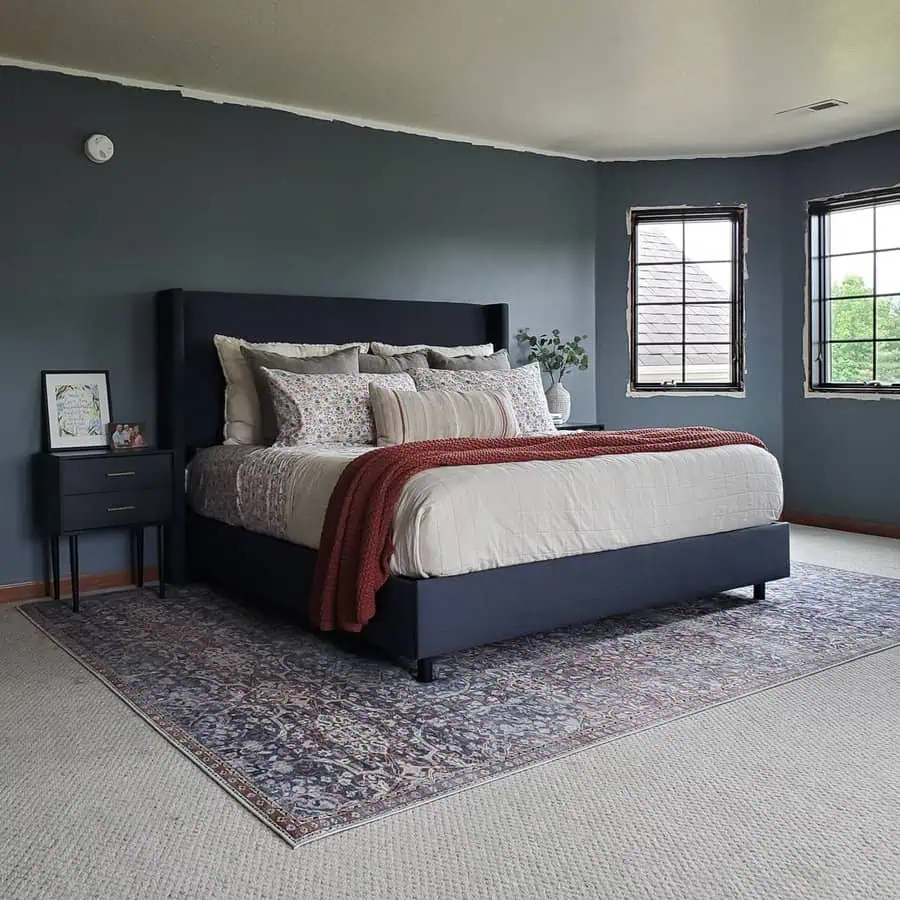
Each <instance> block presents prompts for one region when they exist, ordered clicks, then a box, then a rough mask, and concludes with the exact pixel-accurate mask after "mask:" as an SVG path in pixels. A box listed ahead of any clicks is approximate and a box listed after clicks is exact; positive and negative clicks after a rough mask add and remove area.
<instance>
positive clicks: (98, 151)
mask: <svg viewBox="0 0 900 900" xmlns="http://www.w3.org/2000/svg"><path fill="white" fill-rule="evenodd" d="M114 152H115V147H114V146H113V142H112V141H111V140H110V139H109V138H108V137H107V136H106V135H105V134H92V135H91V136H90V137H89V138H88V139H87V140H86V141H85V142H84V155H85V156H86V157H87V158H88V159H89V160H90V161H91V162H95V163H105V162H108V161H109V160H111V159H112V155H113V153H114Z"/></svg>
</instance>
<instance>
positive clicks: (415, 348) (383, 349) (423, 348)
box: [369, 341, 494, 356]
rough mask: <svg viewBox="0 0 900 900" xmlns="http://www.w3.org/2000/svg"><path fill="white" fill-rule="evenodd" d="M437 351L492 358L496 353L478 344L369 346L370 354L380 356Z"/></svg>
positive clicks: (377, 342)
mask: <svg viewBox="0 0 900 900" xmlns="http://www.w3.org/2000/svg"><path fill="white" fill-rule="evenodd" d="M429 350H436V351H437V352H438V353H443V354H444V356H490V355H491V354H492V353H493V352H494V345H493V344H476V345H475V346H472V347H438V346H437V345H435V344H407V345H405V346H398V345H396V344H382V343H381V342H380V341H372V343H371V344H369V353H377V354H378V355H379V356H401V355H402V354H404V353H423V352H428V351H429Z"/></svg>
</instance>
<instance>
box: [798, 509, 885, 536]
mask: <svg viewBox="0 0 900 900" xmlns="http://www.w3.org/2000/svg"><path fill="white" fill-rule="evenodd" d="M781 518H782V519H783V520H784V521H785V522H790V523H791V524H792V525H810V526H811V527H813V528H829V529H831V530H833V531H849V532H851V533H852V534H872V535H875V536H876V537H886V538H897V539H900V525H890V524H888V523H887V522H864V521H862V520H861V519H845V518H844V517H843V516H820V515H815V514H813V513H801V512H795V511H794V510H790V509H789V510H785V513H784V515H783V516H782V517H781Z"/></svg>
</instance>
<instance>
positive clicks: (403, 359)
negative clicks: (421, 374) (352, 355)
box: [359, 351, 429, 375]
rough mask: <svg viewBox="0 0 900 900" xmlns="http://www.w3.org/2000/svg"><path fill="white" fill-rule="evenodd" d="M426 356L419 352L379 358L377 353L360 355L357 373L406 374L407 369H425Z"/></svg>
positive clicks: (426, 365)
mask: <svg viewBox="0 0 900 900" xmlns="http://www.w3.org/2000/svg"><path fill="white" fill-rule="evenodd" d="M428 365H429V363H428V356H427V355H426V354H425V353H423V352H421V351H416V352H414V353H398V354H396V355H395V356H381V355H380V354H378V353H360V355H359V371H360V372H363V373H365V374H369V375H389V374H391V373H392V372H406V371H408V370H409V369H427V368H428Z"/></svg>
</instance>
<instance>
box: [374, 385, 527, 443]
mask: <svg viewBox="0 0 900 900" xmlns="http://www.w3.org/2000/svg"><path fill="white" fill-rule="evenodd" d="M369 400H370V401H371V403H372V413H373V415H374V417H375V433H376V435H377V439H378V445H379V446H384V445H386V444H406V443H409V442H410V441H431V440H437V439H439V438H505V437H516V435H518V433H519V423H518V421H517V420H516V413H515V410H514V409H513V407H512V399H511V398H510V396H509V394H508V393H507V392H506V391H397V390H392V389H390V388H384V387H380V386H379V385H377V384H375V383H374V382H373V383H371V384H370V385H369Z"/></svg>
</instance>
